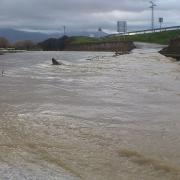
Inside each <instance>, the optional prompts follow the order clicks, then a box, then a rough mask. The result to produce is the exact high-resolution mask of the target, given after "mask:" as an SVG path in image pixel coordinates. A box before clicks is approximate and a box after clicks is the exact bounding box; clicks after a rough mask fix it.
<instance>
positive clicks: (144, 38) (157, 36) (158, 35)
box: [105, 30, 180, 45]
mask: <svg viewBox="0 0 180 180" xmlns="http://www.w3.org/2000/svg"><path fill="white" fill-rule="evenodd" d="M179 36H180V30H172V31H162V32H155V33H146V34H137V35H126V36H110V37H107V38H105V39H107V40H124V39H125V40H131V41H139V42H147V43H157V44H164V45H166V44H168V43H169V41H170V40H171V39H174V38H177V37H179Z"/></svg>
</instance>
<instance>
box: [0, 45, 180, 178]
mask: <svg viewBox="0 0 180 180" xmlns="http://www.w3.org/2000/svg"><path fill="white" fill-rule="evenodd" d="M158 50H159V49H158V47H148V48H147V47H146V46H144V47H141V49H135V50H133V52H132V53H131V54H128V55H122V56H118V57H112V53H108V52H107V53H105V52H102V53H100V52H23V53H14V54H5V55H2V56H0V70H1V72H2V71H4V76H3V77H0V179H1V180H79V179H80V180H179V179H180V63H179V62H174V61H173V59H170V58H166V57H164V56H162V55H160V54H159V53H157V51H158ZM52 57H54V58H57V59H60V60H62V62H63V63H64V65H62V66H52V65H51V58H52ZM89 59H91V60H89Z"/></svg>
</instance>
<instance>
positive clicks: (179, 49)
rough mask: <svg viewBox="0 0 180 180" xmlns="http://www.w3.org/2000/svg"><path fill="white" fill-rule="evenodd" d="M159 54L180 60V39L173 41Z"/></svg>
mask: <svg viewBox="0 0 180 180" xmlns="http://www.w3.org/2000/svg"><path fill="white" fill-rule="evenodd" d="M159 53H160V54H162V55H164V56H167V57H172V58H175V59H176V60H180V37H178V38H175V39H171V41H170V43H169V45H168V47H165V48H163V49H162V50H160V51H159Z"/></svg>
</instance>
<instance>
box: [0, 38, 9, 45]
mask: <svg viewBox="0 0 180 180" xmlns="http://www.w3.org/2000/svg"><path fill="white" fill-rule="evenodd" d="M10 46H11V45H10V43H9V41H8V40H7V39H6V38H4V37H0V48H8V47H10Z"/></svg>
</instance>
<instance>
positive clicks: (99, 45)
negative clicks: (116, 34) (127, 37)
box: [65, 41, 135, 53]
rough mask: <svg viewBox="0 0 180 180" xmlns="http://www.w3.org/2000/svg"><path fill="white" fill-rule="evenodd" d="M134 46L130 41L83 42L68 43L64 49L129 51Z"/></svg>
mask: <svg viewBox="0 0 180 180" xmlns="http://www.w3.org/2000/svg"><path fill="white" fill-rule="evenodd" d="M134 48H135V45H134V43H133V42H132V41H112V42H93V43H83V44H68V45H67V46H66V47H65V50H68V51H113V52H124V53H125V52H129V51H131V50H132V49H134Z"/></svg>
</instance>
